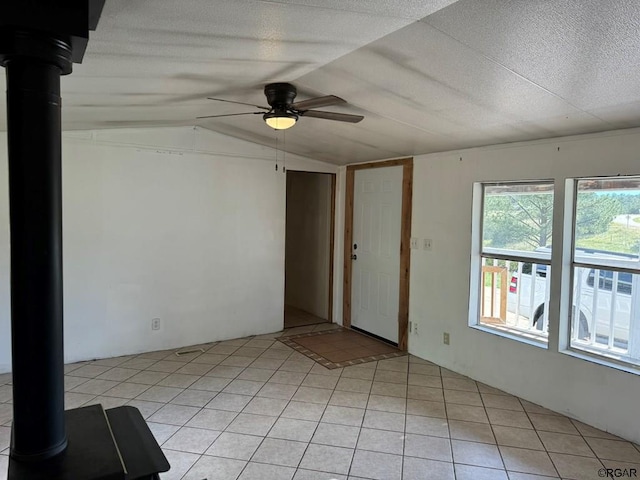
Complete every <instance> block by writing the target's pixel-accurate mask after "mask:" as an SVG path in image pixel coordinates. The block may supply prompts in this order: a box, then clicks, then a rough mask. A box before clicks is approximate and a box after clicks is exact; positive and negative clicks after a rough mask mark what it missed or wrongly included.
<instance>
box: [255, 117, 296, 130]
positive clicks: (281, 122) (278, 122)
mask: <svg viewBox="0 0 640 480" xmlns="http://www.w3.org/2000/svg"><path fill="white" fill-rule="evenodd" d="M263 118H264V121H265V123H266V124H267V125H269V126H270V127H271V128H273V129H275V130H286V129H287V128H291V127H293V126H294V125H295V124H296V121H297V120H298V117H297V116H296V115H292V114H266V115H264V117H263Z"/></svg>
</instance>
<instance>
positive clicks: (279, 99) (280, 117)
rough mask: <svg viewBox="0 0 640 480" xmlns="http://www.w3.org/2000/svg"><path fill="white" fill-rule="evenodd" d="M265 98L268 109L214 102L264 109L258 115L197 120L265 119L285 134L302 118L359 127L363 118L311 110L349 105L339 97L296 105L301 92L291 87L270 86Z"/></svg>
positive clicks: (266, 88) (272, 126)
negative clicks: (254, 116)
mask: <svg viewBox="0 0 640 480" xmlns="http://www.w3.org/2000/svg"><path fill="white" fill-rule="evenodd" d="M264 94H265V96H266V97H267V103H268V104H269V107H262V106H260V105H253V104H251V103H244V102H236V101H234V100H225V99H223V98H212V97H209V100H216V101H218V102H227V103H237V104H239V105H248V106H250V107H255V108H259V109H261V111H259V112H244V113H228V114H224V115H207V116H205V117H197V118H218V117H233V116H237V115H262V118H263V120H264V121H265V122H266V124H267V125H269V126H270V127H271V128H274V129H276V130H285V129H287V128H291V127H293V126H294V125H295V124H296V122H297V121H298V118H299V117H314V118H324V119H325V120H335V121H338V122H348V123H358V122H360V121H361V120H362V119H363V118H364V117H363V116H362V115H349V114H346V113H336V112H325V111H323V110H312V109H313V108H318V107H327V106H329V105H339V104H343V103H347V102H346V101H345V100H343V99H342V98H340V97H336V96H335V95H326V96H324V97H316V98H310V99H308V100H302V101H301V102H294V101H293V100H294V99H295V98H296V95H297V94H298V91H297V90H296V87H294V86H293V85H291V84H290V83H270V84H268V85H266V86H265V87H264Z"/></svg>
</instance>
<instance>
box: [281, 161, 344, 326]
mask: <svg viewBox="0 0 640 480" xmlns="http://www.w3.org/2000/svg"><path fill="white" fill-rule="evenodd" d="M289 172H294V173H316V174H319V175H329V178H330V179H331V187H330V188H331V199H330V205H329V209H330V211H329V218H330V221H331V223H330V225H329V299H328V300H329V304H328V306H327V308H328V311H327V322H329V323H333V275H334V265H333V262H334V259H335V236H336V195H337V193H336V178H337V174H335V173H331V172H312V171H309V170H295V169H287V172H286V173H289ZM286 193H287V192H286V179H285V240H286ZM285 255H286V246H285ZM285 294H286V291H285Z"/></svg>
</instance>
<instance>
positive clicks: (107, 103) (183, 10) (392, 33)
mask: <svg viewBox="0 0 640 480" xmlns="http://www.w3.org/2000/svg"><path fill="white" fill-rule="evenodd" d="M639 31H640V4H639V3H638V1H637V0H611V1H602V0H557V1H548V0H515V1H513V0H511V1H509V0H459V1H455V0H409V1H384V0H371V1H366V2H363V1H361V0H290V1H286V0H284V1H258V0H229V1H220V0H182V1H179V2H177V1H175V0H107V3H106V5H105V9H104V12H103V15H102V18H101V20H100V23H99V25H98V30H97V31H96V32H94V33H93V35H92V38H91V40H90V42H89V48H88V50H87V54H86V56H85V61H84V63H83V64H82V65H76V66H75V71H74V73H73V74H72V75H70V76H67V77H64V78H63V83H62V89H63V97H64V109H63V121H64V127H65V129H67V130H71V129H93V128H109V127H127V126H153V125H158V126H167V125H194V124H195V125H199V126H201V127H204V128H208V129H211V130H214V131H218V132H221V133H225V134H228V135H232V136H235V137H238V138H243V139H246V140H250V141H253V142H256V143H259V144H263V145H269V146H273V145H275V140H276V133H275V132H274V131H272V130H271V129H269V128H268V127H267V126H266V125H265V124H264V122H263V121H262V120H261V118H260V117H259V116H257V115H256V116H240V117H229V118H221V119H210V120H196V117H197V116H202V115H214V114H224V113H236V112H243V111H251V110H253V109H252V108H250V107H247V108H246V109H245V107H243V106H241V105H230V104H225V103H219V102H213V101H210V100H206V97H207V96H218V97H223V98H227V99H230V100H238V101H244V102H249V103H255V104H259V105H266V102H265V99H264V95H263V93H262V87H263V86H264V84H265V83H269V82H274V81H289V82H292V83H294V84H295V85H296V86H297V87H298V91H299V94H298V100H302V99H305V98H308V97H311V96H316V95H327V94H334V95H339V96H341V97H343V98H344V99H346V100H347V101H348V102H349V105H346V106H342V107H335V108H329V107H327V108H325V109H326V110H333V111H338V112H346V113H355V114H362V115H365V117H366V118H365V120H364V121H362V122H361V123H359V124H356V125H352V124H342V123H337V122H330V121H326V120H320V119H315V118H302V119H301V120H300V122H298V124H297V125H296V126H295V127H294V128H292V129H291V130H289V131H287V132H286V134H283V133H279V134H278V135H279V141H280V146H282V142H283V141H285V143H286V150H287V151H290V152H294V153H298V154H302V155H307V156H311V157H313V158H316V159H319V160H326V161H329V162H333V163H337V164H346V163H351V162H357V161H365V160H374V159H381V158H389V157H395V156H404V155H414V154H420V153H429V152H434V151H442V150H450V149H457V148H464V147H470V146H478V145H487V144H493V143H503V142H512V141H519V140H531V139H536V138H546V137H553V136H559V135H567V134H575V133H588V132H595V131H602V130H610V129H614V128H625V127H634V126H640V35H638V32H639ZM0 83H2V85H0V87H2V88H4V78H2V80H0ZM2 102H4V100H2ZM4 122H5V119H4V115H2V116H0V128H4Z"/></svg>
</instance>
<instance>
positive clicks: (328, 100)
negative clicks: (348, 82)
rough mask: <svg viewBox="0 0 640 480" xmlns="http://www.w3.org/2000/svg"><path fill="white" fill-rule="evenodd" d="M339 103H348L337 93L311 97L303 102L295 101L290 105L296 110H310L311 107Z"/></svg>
mask: <svg viewBox="0 0 640 480" xmlns="http://www.w3.org/2000/svg"><path fill="white" fill-rule="evenodd" d="M339 103H347V102H346V101H345V100H343V99H342V98H340V97H336V96H335V95H327V96H325V97H316V98H310V99H309V100H303V101H301V102H295V103H292V104H291V105H289V107H290V108H293V109H294V110H309V109H310V108H318V107H328V106H329V105H338V104H339Z"/></svg>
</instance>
